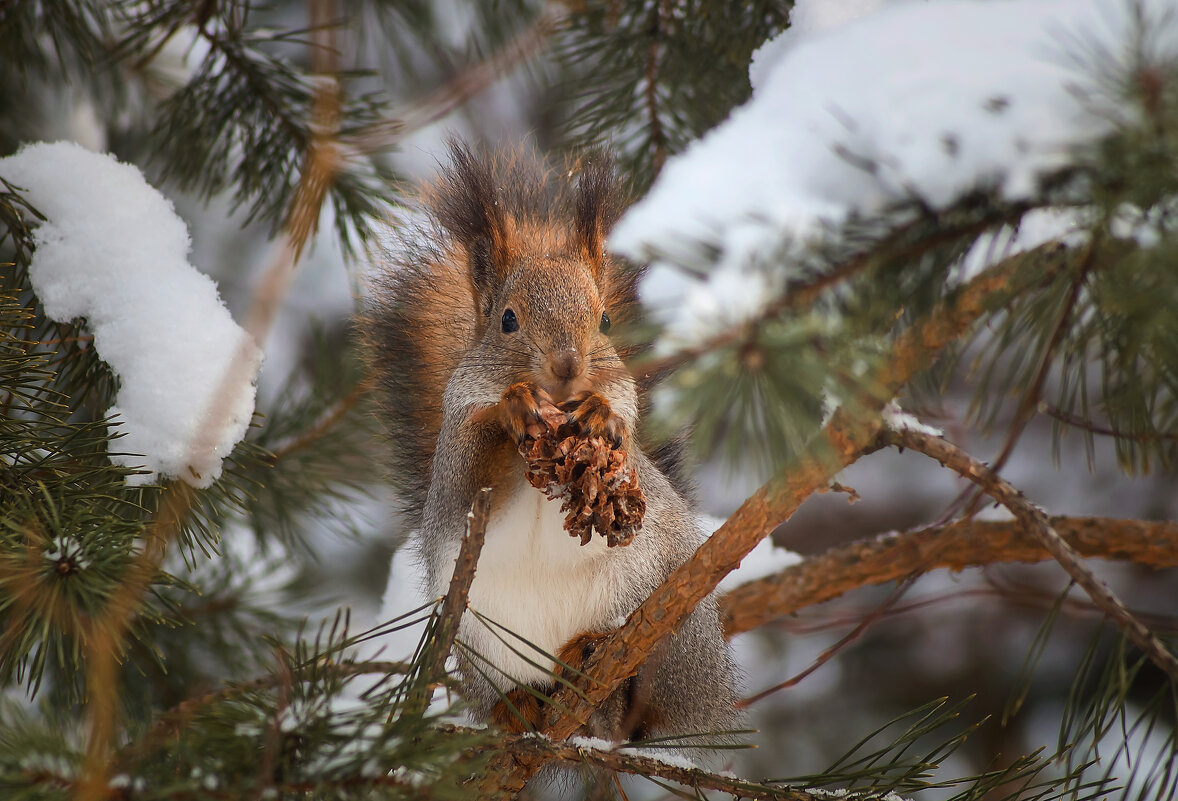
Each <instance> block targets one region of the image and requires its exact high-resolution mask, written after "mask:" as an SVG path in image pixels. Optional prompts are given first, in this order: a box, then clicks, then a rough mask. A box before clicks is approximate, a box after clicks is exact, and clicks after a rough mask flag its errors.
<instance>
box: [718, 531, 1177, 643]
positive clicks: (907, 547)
mask: <svg viewBox="0 0 1178 801" xmlns="http://www.w3.org/2000/svg"><path fill="white" fill-rule="evenodd" d="M1049 522H1050V524H1051V527H1052V528H1053V529H1054V530H1055V531H1057V532H1059V534H1060V536H1062V537H1063V538H1064V539H1065V540H1066V541H1067V542H1068V543H1069V544H1070V545H1071V546H1072V547H1073V548H1075V549H1076V550H1077V551H1078V552H1079V553H1080V554H1081V555H1082V556H1085V557H1098V558H1104V559H1118V560H1124V561H1128V562H1135V563H1137V564H1142V565H1148V566H1150V567H1157V568H1165V567H1178V523H1173V522H1155V521H1140V520H1118V519H1116V518H1102V517H1054V518H1051V519H1050V521H1049ZM1051 558H1052V557H1051V554H1050V553H1049V552H1048V551H1047V549H1046V548H1044V547H1043V546H1042V545H1041V544H1040V543H1039V541H1038V540H1037V539H1036V538H1035V537H1034V536H1033V535H1031V534H1030V533H1028V531H1027V530H1026V528H1025V527H1024V525H1023V524H1022V523H1021V522H1020V521H1018V520H986V521H982V520H960V521H957V522H955V523H951V524H949V525H945V526H932V527H930V528H922V529H919V530H916V531H906V532H903V533H892V534H884V535H882V536H880V537H876V538H875V539H870V540H862V541H859V542H853V543H850V544H849V545H844V546H842V547H839V548H834V549H832V550H830V551H827V552H826V553H823V554H819V555H818V556H814V557H811V558H809V559H807V560H806V561H804V562H802V563H800V564H797V565H793V566H792V567H788V568H786V569H785V570H783V571H781V572H780V573H776V574H774V575H772V576H766V577H764V578H760V579H756V580H754V581H749V582H746V583H744V584H741V585H740V586H738V587H734V588H733V589H732V590H731V591H729V592H728V593H727V594H725V595H723V596H721V597H720V620H721V622H723V624H724V632H725V634H727V635H728V636H729V637H732V636H734V635H737V634H741V633H742V632H746V631H751V630H753V629H755V628H757V627H759V626H763V625H765V624H766V623H769V622H770V621H773V620H777V619H780V618H783V617H786V616H788V615H792V614H794V613H795V612H797V611H798V610H800V609H805V608H807V607H811V606H816V605H817V604H820V603H824V602H826V601H829V600H832V599H834V598H838V597H839V596H840V595H843V594H845V593H847V592H850V591H852V590H855V589H858V588H860V587H869V586H873V585H877V584H886V583H887V582H889V581H896V580H897V579H901V578H903V577H904V576H906V575H909V574H911V573H914V572H922V573H927V572H930V571H933V570H942V569H948V570H964V569H965V568H967V567H979V566H982V565H991V564H998V563H1007V562H1042V561H1045V560H1047V559H1051Z"/></svg>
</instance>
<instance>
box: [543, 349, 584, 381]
mask: <svg viewBox="0 0 1178 801" xmlns="http://www.w3.org/2000/svg"><path fill="white" fill-rule="evenodd" d="M549 369H550V370H552V375H553V376H555V377H556V378H558V379H559V380H561V381H572V380H573V379H574V378H577V377H579V376H580V375H581V373H583V372H584V371H585V359H584V358H582V356H581V353H580V351H578V350H577V349H576V348H564V349H563V350H558V351H556V352H555V353H553V354H552V355H551V357H550V358H549Z"/></svg>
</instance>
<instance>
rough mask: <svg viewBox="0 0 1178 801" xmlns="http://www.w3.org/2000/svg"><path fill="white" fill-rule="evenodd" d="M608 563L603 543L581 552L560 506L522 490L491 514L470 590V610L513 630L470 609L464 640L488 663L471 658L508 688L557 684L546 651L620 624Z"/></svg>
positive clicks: (464, 622) (527, 488) (593, 543)
mask: <svg viewBox="0 0 1178 801" xmlns="http://www.w3.org/2000/svg"><path fill="white" fill-rule="evenodd" d="M609 557H610V554H609V551H608V548H607V547H606V544H605V540H604V538H603V537H599V536H594V537H593V540H592V541H591V542H589V543H588V544H586V545H584V546H582V545H581V544H580V540H579V539H577V538H575V537H570V536H569V534H568V532H566V531H565V530H564V515H563V514H561V512H560V502H559V501H551V500H548V499H547V498H546V497H545V496H544V495H543V494H542V493H541V492H540V491H539V490H536V489H534V488H532V487H531V486H528V485H526V484H524V485H521V486H520V487H519V489H518V490H517V491H516V492H514V493H513V494H512V495H511V497H510V498H508V499H507V502H506V503H505V504H504V505H503V506H501V507H499V508H498V509H497V510H495V511H494V512H493V513H492V516H491V520H490V523H489V524H488V526H487V538H486V540H485V542H484V544H483V551H482V554H481V556H480V557H479V563H478V569H477V570H476V571H475V577H474V582H473V583H472V584H471V588H470V608H471V610H474V611H477V612H478V613H479V614H481V615H483V616H484V617H486V618H489V619H490V620H493V621H495V622H496V623H498V624H500V625H501V626H503V627H504V628H506V631H504V630H503V629H501V628H499V627H496V626H490V627H488V625H487V624H485V623H484V622H482V621H480V620H478V619H477V618H476V616H475V615H473V614H471V613H470V612H469V611H468V612H467V613H466V614H465V615H463V618H462V624H461V634H460V636H461V639H462V640H463V641H464V642H465V643H466V644H467V646H469V647H470V648H471V649H472V650H473V651H474V652H475V653H477V654H479V655H481V656H482V658H483V659H479V658H478V657H474V656H472V657H471V658H472V660H473V661H474V662H476V663H478V664H479V666H480V667H481V669H482V670H484V671H485V672H486V674H487V677H488V678H489V679H491V680H492V681H493V682H494V683H495V684H496V685H498V686H499V688H500V689H501V690H508V689H511V687H512V686H513V682H512V680H514V681H517V682H520V683H523V684H529V683H530V684H545V683H549V682H551V681H552V677H551V676H550V675H549V674H548V673H546V672H545V670H544V669H545V668H547V669H548V670H551V669H552V668H553V665H554V663H553V661H552V658H551V656H545V653H546V654H550V655H554V654H555V653H556V652H557V651H558V650H559V649H560V646H562V645H564V644H565V643H566V642H568V640H569V639H571V638H572V637H573V636H575V635H577V634H580V633H581V632H583V631H586V630H605V629H606V628H608V627H609V626H610V624H611V623H612V622H613V621H612V617H611V611H610V606H611V604H610V602H609V601H610V599H611V598H612V597H613V596H614V594H613V593H612V592H611V589H610V586H609V585H610V583H611V580H612V576H611V573H612V571H609V570H607V569H605V568H606V567H607V562H608V561H609ZM508 632H514V633H515V634H517V635H519V637H514V636H512V634H510V633H508ZM500 638H502V639H500ZM520 638H523V639H520ZM525 640H526V642H525ZM529 643H530V644H531V645H529ZM532 646H535V647H532ZM512 648H514V649H515V650H516V651H519V654H516V653H514V652H513V651H512ZM537 648H539V649H540V650H541V651H543V652H544V653H541V652H540V651H537V650H536V649H537ZM525 657H526V659H530V660H532V661H533V662H536V663H537V664H538V665H540V666H541V667H537V666H535V665H530V664H528V662H527V661H526V659H525ZM483 660H486V661H487V662H490V664H491V665H493V666H494V667H490V666H489V665H487V664H486V662H484V661H483ZM501 671H502V672H501ZM504 673H505V674H507V676H509V677H510V679H509V678H505V677H504V675H503V674H504Z"/></svg>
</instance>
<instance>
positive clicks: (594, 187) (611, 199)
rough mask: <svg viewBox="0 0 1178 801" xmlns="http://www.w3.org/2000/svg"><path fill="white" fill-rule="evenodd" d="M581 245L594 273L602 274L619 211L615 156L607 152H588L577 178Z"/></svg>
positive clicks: (597, 275) (577, 212)
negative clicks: (610, 232)
mask: <svg viewBox="0 0 1178 801" xmlns="http://www.w3.org/2000/svg"><path fill="white" fill-rule="evenodd" d="M576 198H577V207H576V231H577V245H578V246H579V248H580V250H581V254H582V255H583V256H584V258H585V261H586V262H587V263H588V264H589V267H590V269H591V270H592V271H593V274H594V276H595V277H597V278H598V279H600V278H601V271H602V264H603V262H604V260H605V238H606V236H607V235H608V234H609V229H610V228H611V227H613V224H614V220H615V219H616V218H617V215H618V191H617V180H616V179H615V178H614V169H613V160H612V159H611V158H610V157H609V156H608V155H607V154H606V153H603V152H600V151H598V152H594V153H591V154H589V155H587V156H586V157H585V158H584V159H583V160H582V162H581V176H580V178H579V179H578V181H577V195H576Z"/></svg>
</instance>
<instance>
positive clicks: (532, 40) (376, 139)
mask: <svg viewBox="0 0 1178 801" xmlns="http://www.w3.org/2000/svg"><path fill="white" fill-rule="evenodd" d="M563 21H564V15H563V13H561V12H559V11H557V10H556V9H555V8H553V7H552V6H549V7H548V8H546V9H545V11H544V12H543V13H542V14H541V15H540V17H539V18H538V19H537V20H536V21H535V22H534V23H533V24H532V25H531V26H529V27H528V28H527V29H525V30H524V31H523V32H521V33H520V34H519V35H518V36H516V37H515V38H514V39H512V40H511V41H510V42H508V43H507V44H506V45H504V46H503V47H501V48H500V49H499V50H498V51H497V52H495V53H494V54H493V55H492V56H490V57H489V58H487V59H486V60H484V61H482V62H480V63H478V64H475V65H474V66H472V67H469V68H467V69H465V70H463V71H462V72H460V73H458V75H456V76H455V77H454V78H453V79H451V80H450V81H449V82H448V83H446V85H445V86H443V87H441V88H440V89H437V90H435V91H433V92H431V93H430V94H428V95H427V96H426V97H424V98H422V99H421V100H418V101H417V102H415V103H413V104H411V105H409V106H408V107H407V108H406V109H405V111H404V112H403V113H402V114H400V115H398V116H397V117H395V118H389V119H384V120H380V121H378V122H374V123H372V124H371V125H366V126H364V127H362V128H360V129H359V130H357V131H355V132H353V133H350V134H348V135H347V136H345V137H343V141H344V142H345V144H347V145H349V146H352V147H355V148H357V149H358V150H360V151H361V152H363V153H373V152H377V151H383V150H387V149H388V148H390V147H392V146H393V145H394V144H396V143H397V142H399V141H400V140H401V139H403V138H404V137H406V136H408V135H409V134H411V133H413V132H414V131H418V130H420V129H422V128H424V127H426V126H427V125H430V124H432V123H435V122H437V121H438V120H440V119H442V118H443V117H445V116H446V115H448V114H450V113H451V112H452V111H454V110H455V109H457V108H459V107H460V106H462V105H463V104H464V103H466V102H467V101H468V100H470V99H471V98H472V97H474V96H475V95H477V94H479V93H480V92H482V91H484V90H485V89H487V88H488V87H490V86H491V85H492V84H494V83H495V81H497V80H499V79H500V78H501V77H502V76H503V75H505V74H507V73H508V72H510V71H511V70H513V69H515V68H516V67H518V66H519V65H520V64H523V63H524V62H525V61H527V60H528V59H530V58H532V57H534V56H535V55H536V54H537V53H539V52H540V51H542V50H543V49H544V47H545V45H546V44H547V43H548V40H549V39H550V38H552V35H553V34H554V33H555V32H556V30H557V29H558V28H559V27H560V25H561V23H562V22H563Z"/></svg>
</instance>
